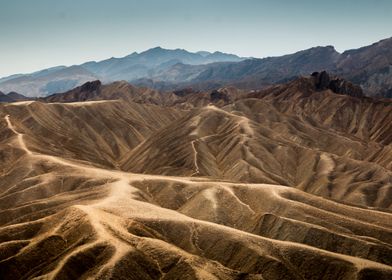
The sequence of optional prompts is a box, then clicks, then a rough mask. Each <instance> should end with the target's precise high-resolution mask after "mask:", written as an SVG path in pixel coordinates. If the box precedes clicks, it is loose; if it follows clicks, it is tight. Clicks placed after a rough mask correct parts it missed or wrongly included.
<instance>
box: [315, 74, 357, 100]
mask: <svg viewBox="0 0 392 280" xmlns="http://www.w3.org/2000/svg"><path fill="white" fill-rule="evenodd" d="M311 78H312V81H313V83H314V86H315V89H316V90H318V91H322V90H327V89H330V90H332V91H333V92H334V93H337V94H344V95H349V96H353V97H363V96H364V95H363V92H362V89H361V87H360V86H357V85H354V84H353V83H351V82H349V81H346V80H344V79H341V78H339V77H336V76H331V75H330V74H328V73H327V72H326V71H322V72H314V73H312V75H311Z"/></svg>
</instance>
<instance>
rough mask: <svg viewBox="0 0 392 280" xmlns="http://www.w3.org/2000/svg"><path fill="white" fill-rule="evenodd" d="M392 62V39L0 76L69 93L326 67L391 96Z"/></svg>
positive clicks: (282, 77)
mask: <svg viewBox="0 0 392 280" xmlns="http://www.w3.org/2000/svg"><path fill="white" fill-rule="evenodd" d="M391 65H392V38H389V39H385V40H382V41H380V42H377V43H375V44H373V45H371V46H367V47H362V48H359V49H355V50H348V51H345V52H343V53H338V52H337V51H336V50H335V49H334V47H332V46H326V47H315V48H310V49H307V50H303V51H299V52H297V53H294V54H289V55H284V56H280V57H268V58H263V59H245V58H240V57H238V56H235V55H231V54H224V53H220V52H215V53H208V52H198V53H190V52H187V51H185V50H181V49H176V50H166V49H162V48H159V47H158V48H154V49H150V50H147V51H145V52H142V53H140V54H138V53H133V54H130V55H128V56H126V57H123V58H111V59H108V60H103V61H100V62H87V63H84V64H81V65H76V66H71V67H62V66H60V67H55V68H50V69H46V70H43V71H39V72H36V73H33V74H28V75H15V76H13V77H7V78H3V79H0V90H1V91H3V92H10V91H15V92H18V93H21V94H24V95H26V96H29V97H37V96H46V95H49V94H52V93H59V92H64V91H67V90H69V89H72V88H74V87H76V86H79V85H81V84H83V83H85V82H86V81H93V80H101V81H102V82H103V83H109V82H113V81H119V80H124V81H128V82H131V83H132V84H134V85H138V86H147V87H150V88H155V89H159V90H175V89H177V90H178V89H182V88H185V87H192V88H193V89H196V90H206V89H214V88H215V89H216V88H219V87H222V86H230V85H232V86H236V87H238V88H242V89H259V88H262V87H266V86H270V85H273V84H279V83H282V82H285V81H290V80H293V79H295V78H296V77H298V76H301V75H309V74H310V73H312V72H314V71H322V70H327V71H329V72H331V73H334V74H336V75H339V76H341V77H343V78H345V79H347V80H349V81H351V82H353V83H354V84H357V85H360V86H361V87H362V89H363V91H364V93H365V95H367V96H375V97H391V96H392V67H391Z"/></svg>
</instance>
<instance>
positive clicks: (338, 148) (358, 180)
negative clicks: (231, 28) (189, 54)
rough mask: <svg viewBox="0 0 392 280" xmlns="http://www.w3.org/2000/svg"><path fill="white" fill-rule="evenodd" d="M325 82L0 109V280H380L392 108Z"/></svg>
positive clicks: (129, 91) (390, 239) (113, 89)
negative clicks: (256, 89) (255, 89)
mask: <svg viewBox="0 0 392 280" xmlns="http://www.w3.org/2000/svg"><path fill="white" fill-rule="evenodd" d="M322 75H325V74H322V73H321V74H320V73H317V74H315V75H314V76H312V77H306V78H305V77H304V78H300V79H297V80H295V81H292V82H290V83H288V84H282V85H276V86H272V87H270V88H267V89H263V90H260V91H254V90H253V91H246V90H238V89H235V88H232V87H227V88H220V89H218V90H214V91H209V92H196V91H192V90H184V91H177V92H165V93H162V92H158V91H155V90H150V89H147V88H136V87H133V86H131V85H129V84H127V83H126V82H115V83H112V84H108V85H102V84H101V83H100V82H98V81H97V82H91V83H87V84H85V85H83V86H81V87H78V88H75V89H73V90H71V91H69V92H66V93H63V94H57V95H53V96H50V97H48V98H46V99H41V100H39V101H21V102H14V103H8V104H0V279H391V278H392V102H391V101H390V100H374V99H371V98H368V97H364V96H363V95H362V94H361V93H360V92H359V91H357V89H356V88H355V87H354V86H353V85H352V84H348V83H347V82H345V81H343V80H339V79H337V78H333V77H328V83H325V79H324V78H325V77H323V76H322Z"/></svg>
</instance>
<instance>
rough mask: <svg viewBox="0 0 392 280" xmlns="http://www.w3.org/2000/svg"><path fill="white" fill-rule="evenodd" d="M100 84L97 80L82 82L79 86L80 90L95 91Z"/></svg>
mask: <svg viewBox="0 0 392 280" xmlns="http://www.w3.org/2000/svg"><path fill="white" fill-rule="evenodd" d="M101 85H102V83H101V81H99V80H96V81H92V82H87V83H84V84H83V85H81V86H80V91H88V92H92V91H95V90H97V89H98V88H100V87H101Z"/></svg>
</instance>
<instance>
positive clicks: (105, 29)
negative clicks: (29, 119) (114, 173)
mask: <svg viewBox="0 0 392 280" xmlns="http://www.w3.org/2000/svg"><path fill="white" fill-rule="evenodd" d="M391 36H392V1H391V0H368V1H364V0H329V1H317V0H312V1H310V0H295V1H294V0H238V1H234V0H192V1H191V0H189V1H186V0H167V1H164V0H140V1H133V0H77V1H76V0H75V1H71V0H0V77H2V76H6V75H10V74H14V73H26V72H32V71H35V70H39V69H43V68H47V67H51V66H56V65H72V64H79V63H82V62H85V61H89V60H102V59H105V58H109V57H112V56H114V57H121V56H124V55H127V54H129V53H131V52H133V51H138V52H140V51H143V50H146V49H148V48H152V47H155V46H161V47H164V48H184V49H187V50H189V51H198V50H208V51H215V50H219V51H223V52H229V53H235V54H238V55H241V56H254V57H265V56H275V55H282V54H287V53H292V52H295V51H298V50H301V49H306V48H309V47H312V46H318V45H322V46H324V45H334V46H335V47H336V49H337V50H338V51H343V50H346V49H350V48H357V47H360V46H364V45H368V44H371V43H373V42H376V41H378V40H380V39H383V38H387V37H391Z"/></svg>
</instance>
